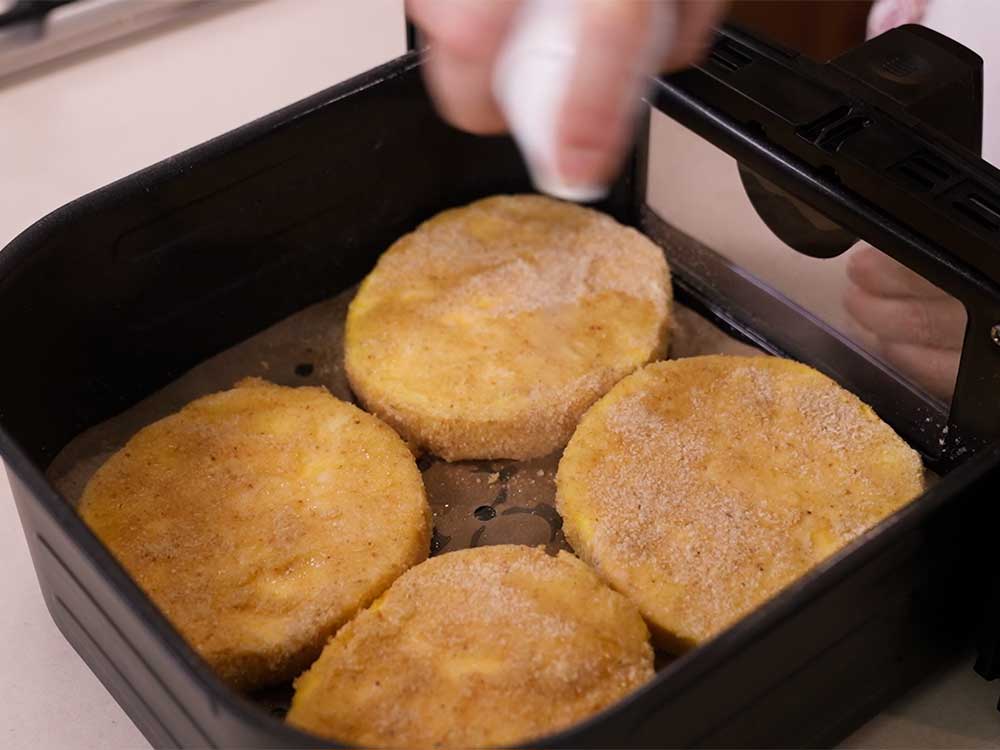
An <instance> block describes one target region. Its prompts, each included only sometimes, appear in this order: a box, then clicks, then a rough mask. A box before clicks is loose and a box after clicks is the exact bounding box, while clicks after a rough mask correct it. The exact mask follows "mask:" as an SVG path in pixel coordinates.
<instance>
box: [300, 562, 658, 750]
mask: <svg viewBox="0 0 1000 750" xmlns="http://www.w3.org/2000/svg"><path fill="white" fill-rule="evenodd" d="M652 676H653V649H652V647H651V646H650V644H649V631H648V630H647V628H646V625H645V624H644V623H643V621H642V618H641V617H640V616H639V612H638V611H637V610H636V608H635V605H634V604H632V603H631V602H629V601H628V600H627V599H626V598H625V597H623V596H621V595H620V594H618V593H615V592H614V591H612V590H611V589H609V588H608V587H607V586H605V585H604V584H603V583H602V582H601V580H600V579H599V578H598V577H597V576H596V575H594V572H593V571H592V570H591V569H590V568H588V567H587V566H586V565H585V564H584V563H582V562H581V561H580V560H578V559H577V558H575V557H573V556H572V555H570V554H569V553H566V552H560V553H559V555H558V556H557V557H550V556H548V555H546V554H545V552H544V551H543V550H541V549H537V548H533V547H523V546H516V545H500V546H491V547H490V546H488V547H477V548H473V549H466V550H461V551H458V552H450V553H447V554H444V555H441V556H440V557H435V558H432V559H430V560H428V561H427V562H425V563H421V564H420V565H418V566H417V567H415V568H413V569H411V570H410V571H408V572H407V573H405V574H404V575H403V576H401V577H400V578H399V579H398V580H397V581H396V582H395V583H394V584H393V585H392V586H391V587H390V588H389V590H388V591H387V592H386V593H385V594H384V595H383V596H382V597H380V598H379V599H378V600H377V601H376V602H375V603H374V604H373V605H372V606H371V607H369V608H368V609H366V610H365V611H363V612H362V613H361V614H359V615H358V616H357V617H356V618H355V619H354V620H352V621H351V622H350V623H348V624H347V625H346V626H344V627H343V628H342V629H341V630H340V632H339V633H337V635H336V636H335V637H334V638H333V639H331V641H330V643H329V644H328V645H327V647H326V648H325V649H324V650H323V654H322V656H320V658H319V660H318V661H317V662H316V663H315V664H314V665H313V666H312V668H310V669H309V671H308V672H306V673H305V674H303V675H302V676H301V677H299V679H298V680H296V682H295V696H294V698H293V700H292V707H291V710H290V711H289V712H288V721H289V722H290V723H292V724H293V725H295V726H298V727H300V728H302V729H305V730H307V731H310V732H314V733H316V734H319V735H323V736H327V737H330V738H333V739H336V740H339V741H341V742H349V743H353V744H357V745H360V746H364V747H395V748H473V747H489V746H496V745H508V744H511V743H521V742H524V741H526V740H530V739H532V738H537V737H539V736H541V735H544V734H547V733H550V732H555V731H558V730H560V729H565V728H566V727H569V726H571V725H572V724H574V723H576V722H578V721H580V720H582V719H584V718H586V717H588V716H590V715H592V714H594V713H596V712H597V711H600V710H601V709H603V708H605V707H607V706H609V705H610V704H612V703H614V702H615V701H617V700H619V699H620V698H622V697H623V696H625V695H626V694H627V693H629V692H630V691H631V690H633V689H635V688H637V687H639V686H640V685H642V684H643V683H644V682H646V681H647V680H648V679H650V678H651V677H652Z"/></svg>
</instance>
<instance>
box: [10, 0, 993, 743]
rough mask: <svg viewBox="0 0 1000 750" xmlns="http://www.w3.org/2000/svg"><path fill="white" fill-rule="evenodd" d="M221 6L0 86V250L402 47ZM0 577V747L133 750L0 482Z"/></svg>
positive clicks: (363, 8)
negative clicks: (55, 605)
mask: <svg viewBox="0 0 1000 750" xmlns="http://www.w3.org/2000/svg"><path fill="white" fill-rule="evenodd" d="M142 1H149V2H155V0H142ZM227 6H228V9H227V10H225V12H220V13H216V14H213V15H211V16H205V17H201V18H198V19H195V20H192V21H190V22H187V23H184V24H181V25H175V26H173V27H171V28H168V29H166V30H160V31H157V32H154V33H147V34H144V35H142V36H141V37H140V38H138V39H137V40H132V41H127V42H120V43H116V44H114V45H113V46H111V47H107V48H104V49H101V50H98V51H95V52H92V53H87V54H81V55H77V56H76V57H75V58H73V59H71V60H69V61H66V62H63V63H58V64H53V65H50V66H48V67H47V68H46V69H44V70H42V71H39V72H36V73H34V74H32V75H28V76H23V77H21V78H20V79H18V80H17V81H15V82H14V83H13V84H4V82H3V81H0V154H2V162H0V163H2V167H0V247H2V246H3V245H5V244H6V243H7V242H8V241H9V240H10V239H11V238H13V237H14V236H15V235H16V234H17V233H18V232H20V231H21V230H22V229H24V228H25V227H27V226H29V225H30V224H31V223H32V222H34V221H35V220H37V219H38V218H40V217H41V216H42V215H44V214H45V213H47V212H49V211H51V210H53V209H55V208H57V207H58V206H60V205H61V204H63V203H65V202H66V201H69V200H71V199H73V198H76V197H78V196H80V195H82V194H84V193H86V192H88V191H90V190H92V189H94V188H97V187H100V186H101V185H104V184H106V183H107V182H109V181H111V180H113V179H116V178H118V177H122V176H124V175H126V174H129V173H130V172H133V171H135V170H137V169H140V168H142V167H145V166H147V165H149V164H151V163H153V162H155V161H157V160H159V159H161V158H164V157H166V156H169V155H171V154H174V153H176V152H177V151H179V150H181V149H184V148H186V147H189V146H193V145H195V144H197V143H200V142H202V141H204V140H206V139H207V138H210V137H212V136H215V135H218V134H220V133H223V132H225V131H227V130H229V129H230V128H233V127H235V126H237V125H240V124H242V123H244V122H246V121H248V120H250V119H252V118H254V117H256V116H259V115H263V114H266V113H268V112H271V111H273V110H274V109H277V108H278V107H281V106H283V105H285V104H288V103H291V102H293V101H295V100H297V99H300V98H302V97H304V96H307V95H309V94H312V93H314V92H316V91H318V90H320V89H323V88H325V87H327V86H329V85H331V84H333V83H335V82H337V81H339V80H342V79H344V78H346V77H349V76H351V75H353V74H356V73H358V72H361V71H362V70H365V69H366V68H369V67H371V66H373V65H375V64H377V63H380V62H383V61H385V60H388V59H390V58H391V57H394V56H396V55H398V54H400V53H401V52H402V51H403V49H404V47H405V41H404V35H403V22H402V0H262V1H261V2H252V3H251V2H245V3H244V2H238V1H237V0H230V1H229V2H228V3H227ZM0 325H2V322H0ZM0 571H3V572H2V573H0V602H3V603H4V606H2V607H0V665H2V669H0V747H4V748H8V749H9V750H22V749H25V750H27V749H29V748H30V749H32V750H34V749H36V748H38V749H42V750H44V749H46V748H67V749H69V748H72V749H76V748H95V749H97V748H101V749H111V748H146V747H148V745H147V743H146V742H145V740H144V739H143V737H142V736H141V735H140V734H139V732H138V731H137V730H136V729H135V727H134V726H133V725H132V723H131V721H130V720H129V719H128V717H127V716H126V715H125V713H124V712H123V711H122V710H121V709H120V708H119V707H118V705H117V704H116V703H115V701H114V700H113V699H112V698H111V696H110V695H109V694H108V693H107V692H106V691H105V690H104V688H103V687H102V686H101V684H100V683H99V682H98V681H97V679H96V678H95V677H94V676H93V674H91V672H90V670H89V669H88V667H87V666H86V665H85V664H84V663H83V662H82V661H81V660H80V658H79V657H78V656H77V655H76V653H75V652H74V651H73V649H72V648H71V647H70V646H69V644H68V643H67V642H66V641H65V640H64V639H63V637H62V635H61V634H60V633H59V631H58V630H57V629H56V627H55V625H54V624H53V622H52V620H51V618H50V617H49V614H48V611H47V610H46V609H45V605H44V603H43V601H42V597H41V594H40V592H39V590H38V584H37V582H36V580H35V576H34V570H33V568H32V565H31V561H30V559H29V556H28V551H27V547H26V545H25V542H24V536H23V533H22V531H21V526H20V522H19V520H18V518H17V513H16V510H15V508H14V504H13V500H12V498H11V497H10V490H9V488H8V485H7V482H6V477H5V475H4V474H3V471H2V469H0ZM998 692H1000V690H998V687H997V686H995V685H993V686H991V685H989V684H987V683H985V682H983V681H982V680H980V679H978V678H977V677H976V676H975V675H974V674H972V672H971V670H970V669H969V666H968V664H967V663H963V664H958V665H955V666H954V667H953V668H952V669H951V670H950V671H949V672H947V673H946V674H944V675H942V676H939V677H937V678H935V679H933V680H930V681H928V683H927V684H926V685H924V686H922V687H920V688H919V689H918V690H916V691H914V692H913V694H912V695H910V696H908V697H907V698H906V699H905V700H903V701H900V702H899V703H898V704H896V705H894V706H892V707H891V708H890V709H889V710H887V711H886V712H885V713H884V714H883V715H882V716H880V717H878V718H877V719H875V720H874V721H872V722H870V723H869V724H868V725H867V726H866V727H864V728H863V729H862V730H861V731H860V732H858V733H857V734H856V735H855V736H854V737H852V738H851V740H850V741H849V742H848V746H851V747H885V748H897V747H899V748H902V747H910V748H917V747H920V748H946V747H947V748H952V747H970V748H971V747H976V748H979V747H982V748H987V747H994V748H995V747H1000V714H998V713H997V712H996V711H995V709H994V705H995V703H996V700H997V695H998Z"/></svg>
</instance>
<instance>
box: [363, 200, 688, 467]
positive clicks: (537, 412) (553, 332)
mask: <svg viewBox="0 0 1000 750" xmlns="http://www.w3.org/2000/svg"><path fill="white" fill-rule="evenodd" d="M670 301H671V291H670V274H669V271H668V269H667V264H666V261H665V259H664V257H663V252H662V251H661V250H660V248H659V247H657V246H656V245H655V244H654V243H653V242H651V241H650V240H649V239H647V238H646V237H644V236H643V235H642V234H640V233H639V232H637V231H635V230H634V229H631V228H628V227H624V226H622V225H621V224H619V223H617V222H616V221H614V220H613V219H612V218H611V217H609V216H606V215H604V214H601V213H599V212H597V211H594V210H591V209H587V208H582V207H580V206H576V205H572V204H568V203H563V202H560V201H556V200H552V199H551V198H545V197H541V196H533V195H518V196H495V197H492V198H487V199H484V200H480V201H477V202H475V203H472V204H470V205H468V206H465V207H462V208H457V209H452V210H448V211H444V212H443V213H441V214H438V215H437V216H435V217H434V218H432V219H430V220H429V221H427V222H425V223H424V224H422V225H421V226H420V227H419V228H417V230H416V231H414V232H412V233H410V234H408V235H406V236H404V237H402V238H401V239H400V240H398V241H397V242H396V243H395V244H393V245H392V247H390V248H389V250H388V251H387V252H385V253H384V254H383V255H382V257H381V258H380V259H379V262H378V264H377V265H376V267H375V269H374V270H373V271H372V273H371V274H370V275H369V276H368V277H367V278H366V279H365V281H364V283H363V284H362V285H361V289H360V290H359V292H358V295H357V297H355V299H354V301H353V302H352V303H351V307H350V311H349V313H348V318H347V332H346V340H345V358H346V366H347V374H348V377H349V378H350V382H351V387H352V388H353V390H354V392H355V393H356V394H357V395H358V396H359V397H360V398H361V400H362V401H363V402H364V403H365V405H366V407H368V408H369V409H370V410H371V411H372V412H374V413H375V414H377V415H379V416H380V417H382V418H383V419H385V420H386V421H387V422H388V423H389V424H391V425H392V426H393V427H395V428H396V429H397V430H398V431H399V432H400V434H402V435H403V436H404V437H405V438H407V439H411V440H413V441H414V442H416V443H418V444H419V445H421V446H422V447H425V448H427V449H428V450H430V451H431V452H433V453H435V454H437V455H439V456H441V457H443V458H445V459H448V460H458V459H465V458H517V459H524V458H534V457H538V456H543V455H546V454H547V453H550V452H552V451H554V450H557V449H559V448H561V447H562V446H563V445H565V443H566V441H567V440H568V439H569V437H570V435H571V434H572V432H573V429H574V427H575V426H576V423H577V421H578V419H579V418H580V415H581V414H583V412H584V411H585V410H586V409H587V407H588V406H590V404H592V403H593V402H594V401H595V400H596V399H597V398H599V397H600V396H601V395H602V394H604V393H605V392H606V391H607V390H608V389H609V388H611V386H612V385H614V384H615V383H616V382H617V381H618V380H619V379H620V378H621V377H622V376H624V375H626V374H628V373H629V372H631V371H632V370H634V369H635V368H636V367H639V366H640V365H642V364H645V363H646V362H649V361H650V360H652V359H655V358H657V357H659V356H662V355H663V354H664V353H665V352H666V347H667V335H668V324H669V316H670Z"/></svg>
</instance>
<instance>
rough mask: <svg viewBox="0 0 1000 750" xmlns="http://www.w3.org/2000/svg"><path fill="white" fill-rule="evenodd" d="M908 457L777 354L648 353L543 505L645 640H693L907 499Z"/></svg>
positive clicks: (859, 408) (851, 401)
mask: <svg viewBox="0 0 1000 750" xmlns="http://www.w3.org/2000/svg"><path fill="white" fill-rule="evenodd" d="M923 488H924V481H923V469H922V466H921V461H920V457H919V456H918V455H917V453H916V452H915V451H913V450H912V449H911V448H910V447H909V446H908V445H907V444H906V443H905V442H903V440H902V439H900V438H899V437H898V436H897V435H896V433H895V432H893V430H892V429H891V428H890V427H889V426H888V425H886V424H885V423H884V422H882V421H881V420H880V419H879V418H878V416H877V415H876V414H875V412H874V411H872V409H871V408H870V407H868V406H867V405H865V404H864V403H862V402H861V401H860V400H859V399H858V398H857V397H855V396H854V395H852V394H851V393H848V392H847V391H845V390H844V389H843V388H841V387H840V386H838V385H837V384H836V383H834V382H833V381H832V380H830V379H829V378H827V377H826V376H825V375H822V374H820V373H818V372H816V371H815V370H813V369H812V368H810V367H807V366H805V365H802V364H799V363H797V362H792V361H789V360H784V359H779V358H775V357H727V356H706V357H691V358H688V359H681V360H675V361H670V362H658V363H655V364H652V365H648V366H647V367H644V368H643V369H641V370H639V371H637V372H635V373H633V374H632V375H630V376H628V377H627V378H624V379H623V380H622V381H621V382H620V383H619V384H618V385H617V386H615V387H614V388H613V389H612V390H611V391H610V392H609V393H608V394H607V395H606V396H605V397H604V398H602V399H601V400H600V401H598V402H597V403H596V404H594V406H593V407H591V409H590V410H589V411H588V412H587V414H586V415H585V416H584V418H583V420H581V422H580V426H579V427H578V428H577V430H576V433H575V434H574V435H573V438H572V440H571V441H570V443H569V445H568V446H567V448H566V451H565V452H564V454H563V457H562V460H561V462H560V464H559V472H558V475H557V507H558V509H559V512H560V513H561V514H562V517H563V520H564V526H563V529H564V531H565V533H566V537H567V538H568V539H569V541H570V543H571V544H572V545H573V548H574V550H576V552H577V554H579V555H580V556H581V557H582V558H583V559H584V560H587V561H588V562H590V563H591V564H593V565H594V566H595V567H596V569H597V571H598V572H599V573H600V575H601V576H603V577H604V579H605V580H606V581H608V583H610V584H611V585H612V586H613V587H614V588H616V589H617V590H619V591H621V592H622V593H624V594H626V595H627V596H629V597H630V598H632V600H633V601H635V602H636V604H638V605H639V609H640V610H641V611H642V613H643V616H644V617H645V618H646V621H647V622H648V623H649V625H650V627H651V629H652V631H653V638H654V641H656V642H657V644H658V645H660V646H662V647H664V648H667V649H669V650H672V651H680V650H683V649H686V648H689V647H690V646H692V645H695V644H697V643H699V642H701V641H704V640H706V639H708V638H710V637H712V636H713V635H715V634H716V633H718V632H719V631H721V630H723V629H724V628H725V627H727V626H728V625H729V624H731V623H732V622H734V621H735V620H737V619H738V618H740V617H741V616H743V615H745V614H746V613H748V612H750V611H751V610H752V609H754V608H755V607H757V606H758V605H760V604H761V603H763V602H764V601H766V600H767V599H768V598H770V597H771V596H773V595H774V594H776V593H777V592H778V591H779V590H780V589H782V588H783V587H785V586H786V585H788V584H789V583H791V582H792V581H794V580H795V579H796V578H798V577H799V576H801V575H802V574H803V573H805V572H807V571H808V570H809V569H810V568H812V567H813V566H814V565H816V564H817V563H818V562H820V561H821V560H823V559H824V558H826V557H827V556H829V555H830V554H831V553H833V552H835V551H836V550H838V549H840V548H841V547H843V546H844V545H845V544H847V543H848V542H849V541H851V540H852V539H854V538H855V537H856V536H858V535H859V534H861V533H862V532H863V531H865V530H866V529H868V528H870V527H871V526H873V525H874V524H876V523H878V522H879V521H880V520H882V519H883V518H885V517H886V516H888V515H889V514H891V513H892V512H893V511H895V510H896V509H897V508H899V507H900V506H902V505H904V504H906V503H907V502H908V501H910V500H911V499H913V498H914V497H915V496H917V495H918V494H920V492H921V491H922V490H923Z"/></svg>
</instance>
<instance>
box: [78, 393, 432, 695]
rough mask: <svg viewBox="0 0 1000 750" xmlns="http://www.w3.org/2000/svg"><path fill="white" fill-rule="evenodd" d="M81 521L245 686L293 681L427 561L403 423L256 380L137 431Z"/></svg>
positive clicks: (232, 680)
mask: <svg viewBox="0 0 1000 750" xmlns="http://www.w3.org/2000/svg"><path fill="white" fill-rule="evenodd" d="M80 514H81V515H82V517H83V519H84V521H86V523H87V524H88V525H89V526H90V528H91V529H93V531H94V532H95V533H96V534H97V536H98V537H99V538H100V539H101V540H102V541H103V542H104V544H105V545H106V546H107V547H108V548H109V549H110V550H111V552H112V553H113V554H114V555H115V557H117V558H118V560H119V561H120V562H121V563H122V565H123V566H124V567H125V569H126V570H127V571H128V572H129V573H130V574H131V576H132V577H133V578H134V579H135V581H136V583H138V584H139V586H140V587H141V588H142V589H144V590H145V591H146V593H147V594H148V595H149V597H150V598H151V599H152V600H153V602H154V603H155V604H156V605H157V606H158V607H159V608H160V609H161V610H162V611H163V613H164V614H165V615H166V617H167V618H168V619H169V620H170V621H171V622H172V623H173V625H174V626H175V627H176V628H177V630H178V631H179V632H180V633H181V635H182V636H184V638H185V639H187V641H188V642H189V643H190V644H191V646H192V647H193V648H194V649H195V651H197V652H198V653H199V654H200V655H201V656H202V657H203V658H204V659H205V661H206V662H207V663H208V664H209V665H210V666H211V667H212V668H213V669H214V670H215V671H216V672H217V673H218V674H219V676H220V677H222V678H223V679H224V680H225V681H226V682H228V683H229V684H230V685H232V686H233V687H236V688H237V689H250V688H254V687H258V686H262V685H266V684H271V683H278V682H283V681H287V680H290V679H292V678H293V677H295V676H296V675H297V674H299V673H300V672H301V671H302V670H303V669H305V668H306V667H308V666H309V664H311V663H312V661H313V660H314V659H315V658H316V657H317V656H318V655H319V653H320V651H321V650H322V648H323V644H324V643H325V642H326V640H327V639H328V638H329V637H330V635H332V634H333V633H334V632H336V630H337V629H338V628H339V627H340V626H341V625H343V624H344V623H345V622H346V621H347V620H348V619H350V618H351V617H352V616H353V615H354V614H355V613H356V612H357V611H358V610H360V609H362V608H363V607H365V606H367V605H368V604H370V603H371V602H372V600H373V599H375V597H377V596H378V595H379V594H381V593H382V592H383V591H384V590H385V589H386V588H387V587H388V586H389V585H390V584H391V583H392V582H393V580H395V579H396V578H397V577H398V576H399V575H401V574H402V573H403V572H404V571H405V570H406V569H407V568H409V567H410V566H412V565H415V564H417V563H419V562H420V561H422V560H424V559H426V557H427V555H428V552H429V543H430V528H431V524H430V509H429V506H428V504H427V499H426V497H425V495H424V487H423V483H422V481H421V477H420V472H419V471H418V470H417V467H416V464H415V462H414V459H413V455H412V454H411V453H410V451H409V450H408V449H407V447H406V445H405V443H403V441H402V440H401V439H400V438H399V436H398V435H396V434H395V433H394V432H393V431H392V429H391V428H390V427H388V426H387V425H385V424H383V423H382V422H380V421H379V420H378V419H376V418H375V417H373V416H371V415H370V414H366V413H365V412H363V411H361V410H360V409H358V408H357V407H355V406H352V405H351V404H348V403H344V402H343V401H339V400H337V399H335V398H334V397H333V396H331V395H330V394H329V393H328V392H327V391H326V390H325V389H323V388H285V387H281V386H276V385H271V384H268V383H265V382H264V381H261V380H245V381H242V382H240V383H239V384H237V386H236V387H235V388H233V389H232V390H228V391H224V392H221V393H216V394H213V395H210V396H205V397H203V398H199V399H197V400H196V401H193V402H192V403H190V404H188V405H187V406H185V407H184V408H183V409H182V410H181V411H179V412H177V413H176V414H173V415H171V416H169V417H166V418H165V419H161V420H160V421H158V422H155V423H153V424H151V425H149V426H148V427H146V428H144V429H143V430H141V431H139V432H138V433H137V434H136V435H135V436H134V437H132V439H131V440H129V441H128V443H127V444H126V445H125V447H124V448H122V449H121V450H119V451H118V452H117V453H115V454H114V455H113V456H112V457H111V458H110V459H109V460H108V461H107V462H106V463H105V464H104V465H103V466H102V467H101V468H100V469H99V470H98V471H97V473H96V474H95V475H94V477H93V478H92V479H91V480H90V482H89V484H88V485H87V487H86V489H85V490H84V493H83V498H82V500H81V502H80Z"/></svg>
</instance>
